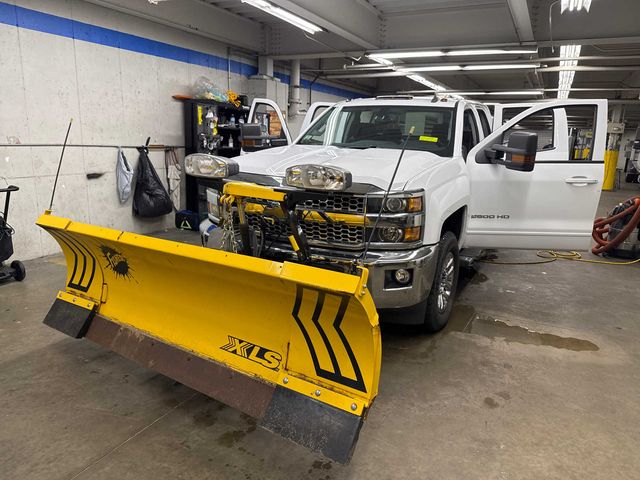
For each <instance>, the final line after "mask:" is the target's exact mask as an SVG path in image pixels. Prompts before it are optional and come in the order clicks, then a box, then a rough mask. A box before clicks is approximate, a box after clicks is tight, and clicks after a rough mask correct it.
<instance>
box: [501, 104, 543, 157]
mask: <svg viewBox="0 0 640 480" xmlns="http://www.w3.org/2000/svg"><path fill="white" fill-rule="evenodd" d="M511 118H513V116H511ZM553 120H554V114H553V110H552V109H550V108H547V109H546V110H540V111H538V112H536V113H534V114H533V115H529V116H528V117H525V118H523V119H522V120H521V121H520V122H518V123H517V124H516V125H514V126H513V127H511V128H510V129H509V130H507V131H506V132H504V135H503V136H502V144H503V145H506V144H507V143H509V137H510V136H511V134H512V133H513V132H533V133H537V134H538V151H539V152H544V151H547V150H553V149H554V148H555V145H554V143H553V142H554V138H553V137H554V135H553V131H554V121H553Z"/></svg>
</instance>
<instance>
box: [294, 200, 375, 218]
mask: <svg viewBox="0 0 640 480" xmlns="http://www.w3.org/2000/svg"><path fill="white" fill-rule="evenodd" d="M365 202H366V198H365V197H364V196H356V195H332V196H330V197H325V198H322V199H312V200H306V201H305V202H304V203H301V204H299V205H298V209H301V210H322V211H324V212H335V213H338V212H339V213H358V214H362V215H364V213H365Z"/></svg>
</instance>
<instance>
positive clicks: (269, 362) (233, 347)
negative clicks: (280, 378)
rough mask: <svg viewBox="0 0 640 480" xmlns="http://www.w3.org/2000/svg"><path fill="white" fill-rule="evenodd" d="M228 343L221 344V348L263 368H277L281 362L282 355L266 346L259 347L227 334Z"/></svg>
mask: <svg viewBox="0 0 640 480" xmlns="http://www.w3.org/2000/svg"><path fill="white" fill-rule="evenodd" d="M228 337H229V343H226V344H225V345H223V346H221V347H220V348H221V349H222V350H225V351H227V352H229V353H233V354H234V355H238V356H239V357H242V358H246V359H247V360H251V361H252V362H256V363H259V364H260V365H262V366H263V367H265V368H268V369H270V370H277V369H278V367H280V362H282V355H280V354H279V353H278V352H274V351H273V350H269V349H268V348H264V347H261V346H260V345H256V344H255V343H251V342H247V341H245V340H241V339H240V338H236V337H232V336H231V335H228Z"/></svg>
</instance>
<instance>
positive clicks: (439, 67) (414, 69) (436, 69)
mask: <svg viewBox="0 0 640 480" xmlns="http://www.w3.org/2000/svg"><path fill="white" fill-rule="evenodd" d="M452 70H462V67H461V66H460V65H430V66H428V67H406V68H398V71H400V72H447V71H452Z"/></svg>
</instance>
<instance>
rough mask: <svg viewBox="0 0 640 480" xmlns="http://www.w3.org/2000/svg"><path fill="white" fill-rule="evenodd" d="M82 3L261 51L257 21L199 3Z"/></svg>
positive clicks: (190, 0) (194, 0) (125, 0)
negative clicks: (239, 33)
mask: <svg viewBox="0 0 640 480" xmlns="http://www.w3.org/2000/svg"><path fill="white" fill-rule="evenodd" d="M85 1H86V2H87V3H92V4H94V5H98V6H100V7H104V8H108V9H110V10H116V11H118V12H122V13H126V14H128V15H132V16H135V17H138V18H143V19H145V20H149V21H151V22H154V23H158V24H161V25H166V26H168V27H172V28H177V29H179V30H182V31H185V32H189V33H192V34H194V35H199V36H201V37H206V38H210V39H212V40H217V41H219V42H223V43H226V44H229V45H234V46H235V47H237V48H244V49H247V50H251V51H254V52H257V51H260V49H261V35H262V34H261V30H262V27H261V25H260V24H259V23H258V22H254V21H253V20H249V19H247V18H242V17H240V16H238V15H235V14H233V13H231V12H228V11H227V10H224V9H222V8H218V7H215V6H213V5H210V4H207V3H204V2H200V1H199V0H185V1H183V2H160V3H158V5H152V4H151V3H149V2H131V1H129V0H85ZM185 4H191V5H185ZM238 32H242V35H238ZM130 33H135V32H130Z"/></svg>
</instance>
